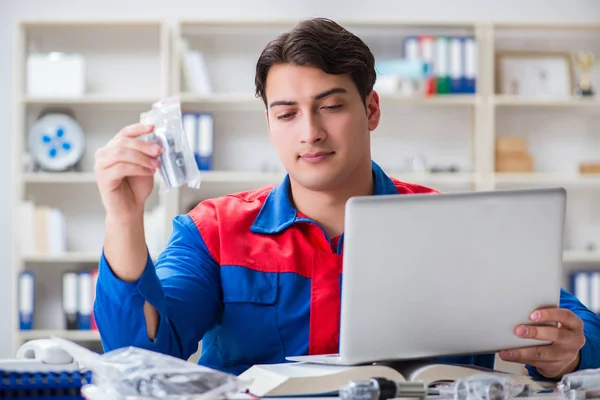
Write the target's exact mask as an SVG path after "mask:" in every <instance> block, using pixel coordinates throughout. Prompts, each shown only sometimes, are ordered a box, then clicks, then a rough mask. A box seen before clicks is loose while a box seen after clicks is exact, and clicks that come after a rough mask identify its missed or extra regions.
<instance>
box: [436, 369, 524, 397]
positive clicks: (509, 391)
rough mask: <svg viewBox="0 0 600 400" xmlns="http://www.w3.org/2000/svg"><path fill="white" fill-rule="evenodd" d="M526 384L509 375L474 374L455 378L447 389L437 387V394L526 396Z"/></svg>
mask: <svg viewBox="0 0 600 400" xmlns="http://www.w3.org/2000/svg"><path fill="white" fill-rule="evenodd" d="M530 391H531V390H530V388H529V386H528V385H525V384H523V383H519V382H517V381H516V380H515V379H512V377H511V376H510V375H507V376H500V375H496V374H486V373H481V374H476V375H473V376H470V377H467V378H463V379H459V380H457V381H456V382H455V383H454V384H453V385H452V386H451V387H450V388H449V390H448V389H443V388H440V389H439V395H440V396H442V397H450V398H452V399H454V400H509V399H513V398H515V397H522V396H527V395H529V394H531V393H530Z"/></svg>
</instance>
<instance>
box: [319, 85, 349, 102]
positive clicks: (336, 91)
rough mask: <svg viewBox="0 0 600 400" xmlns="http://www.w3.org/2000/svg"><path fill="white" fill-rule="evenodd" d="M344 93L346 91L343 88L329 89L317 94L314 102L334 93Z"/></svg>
mask: <svg viewBox="0 0 600 400" xmlns="http://www.w3.org/2000/svg"><path fill="white" fill-rule="evenodd" d="M346 92H347V91H346V89H344V88H341V87H335V88H333V89H329V90H326V91H324V92H321V93H319V94H318V95H316V96H315V100H321V99H322V98H323V97H327V96H330V95H332V94H335V93H346Z"/></svg>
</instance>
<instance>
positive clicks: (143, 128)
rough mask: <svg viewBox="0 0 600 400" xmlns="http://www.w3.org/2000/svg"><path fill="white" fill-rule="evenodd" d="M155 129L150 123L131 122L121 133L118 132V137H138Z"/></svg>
mask: <svg viewBox="0 0 600 400" xmlns="http://www.w3.org/2000/svg"><path fill="white" fill-rule="evenodd" d="M152 130H154V126H153V125H148V124H140V123H137V124H131V125H128V126H126V127H125V128H123V129H121V131H120V132H119V133H117V135H116V137H130V138H136V137H138V136H142V135H145V134H146V133H150V132H152Z"/></svg>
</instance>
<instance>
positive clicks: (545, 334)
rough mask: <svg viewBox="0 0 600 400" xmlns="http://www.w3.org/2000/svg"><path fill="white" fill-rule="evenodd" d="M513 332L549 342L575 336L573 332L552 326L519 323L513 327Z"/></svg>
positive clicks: (523, 336) (562, 340) (524, 336)
mask: <svg viewBox="0 0 600 400" xmlns="http://www.w3.org/2000/svg"><path fill="white" fill-rule="evenodd" d="M515 333H516V335H517V336H519V337H522V338H529V339H538V340H549V341H551V342H564V341H566V340H568V339H569V338H574V337H575V336H576V335H575V333H574V332H571V331H567V330H566V329H561V328H557V327H554V326H531V325H519V326H518V327H517V329H515Z"/></svg>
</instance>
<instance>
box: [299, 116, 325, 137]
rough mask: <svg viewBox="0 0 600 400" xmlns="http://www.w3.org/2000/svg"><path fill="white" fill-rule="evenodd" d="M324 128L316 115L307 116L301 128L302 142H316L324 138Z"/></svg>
mask: <svg viewBox="0 0 600 400" xmlns="http://www.w3.org/2000/svg"><path fill="white" fill-rule="evenodd" d="M325 136H326V134H325V130H324V129H323V126H322V125H321V121H320V120H319V118H318V117H315V116H309V117H307V118H306V126H304V129H303V130H302V137H301V141H302V143H317V142H320V141H322V140H323V139H325Z"/></svg>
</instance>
